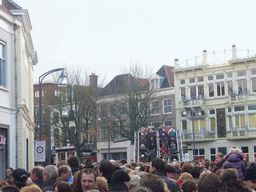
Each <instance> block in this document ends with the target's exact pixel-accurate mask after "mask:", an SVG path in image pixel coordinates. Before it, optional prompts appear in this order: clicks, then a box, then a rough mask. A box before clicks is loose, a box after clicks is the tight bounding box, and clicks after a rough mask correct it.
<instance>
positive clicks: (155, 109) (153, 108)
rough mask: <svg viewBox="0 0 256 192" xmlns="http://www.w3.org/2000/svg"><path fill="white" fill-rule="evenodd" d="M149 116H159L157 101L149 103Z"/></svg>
mask: <svg viewBox="0 0 256 192" xmlns="http://www.w3.org/2000/svg"><path fill="white" fill-rule="evenodd" d="M151 114H152V115H158V114H159V101H152V102H151Z"/></svg>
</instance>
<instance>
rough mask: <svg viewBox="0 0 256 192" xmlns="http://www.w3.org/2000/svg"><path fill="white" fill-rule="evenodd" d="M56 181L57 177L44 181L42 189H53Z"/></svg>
mask: <svg viewBox="0 0 256 192" xmlns="http://www.w3.org/2000/svg"><path fill="white" fill-rule="evenodd" d="M55 183H56V179H50V180H47V181H45V182H44V185H43V188H42V191H43V192H46V191H53V185H54V184H55Z"/></svg>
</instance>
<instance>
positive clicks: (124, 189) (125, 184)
mask: <svg viewBox="0 0 256 192" xmlns="http://www.w3.org/2000/svg"><path fill="white" fill-rule="evenodd" d="M111 181H112V184H111V186H110V188H109V192H128V191H129V188H130V176H129V175H128V174H127V173H126V172H124V171H123V170H117V171H115V172H114V173H113V176H112V180H111Z"/></svg>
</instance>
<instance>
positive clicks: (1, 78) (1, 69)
mask: <svg viewBox="0 0 256 192" xmlns="http://www.w3.org/2000/svg"><path fill="white" fill-rule="evenodd" d="M4 48H5V46H4V45H3V44H0V85H2V86H5V58H4Z"/></svg>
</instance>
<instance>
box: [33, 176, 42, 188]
mask: <svg viewBox="0 0 256 192" xmlns="http://www.w3.org/2000/svg"><path fill="white" fill-rule="evenodd" d="M34 183H35V184H36V185H37V186H38V187H40V189H42V188H43V185H44V180H43V178H39V179H37V180H36V181H35V182H34Z"/></svg>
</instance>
